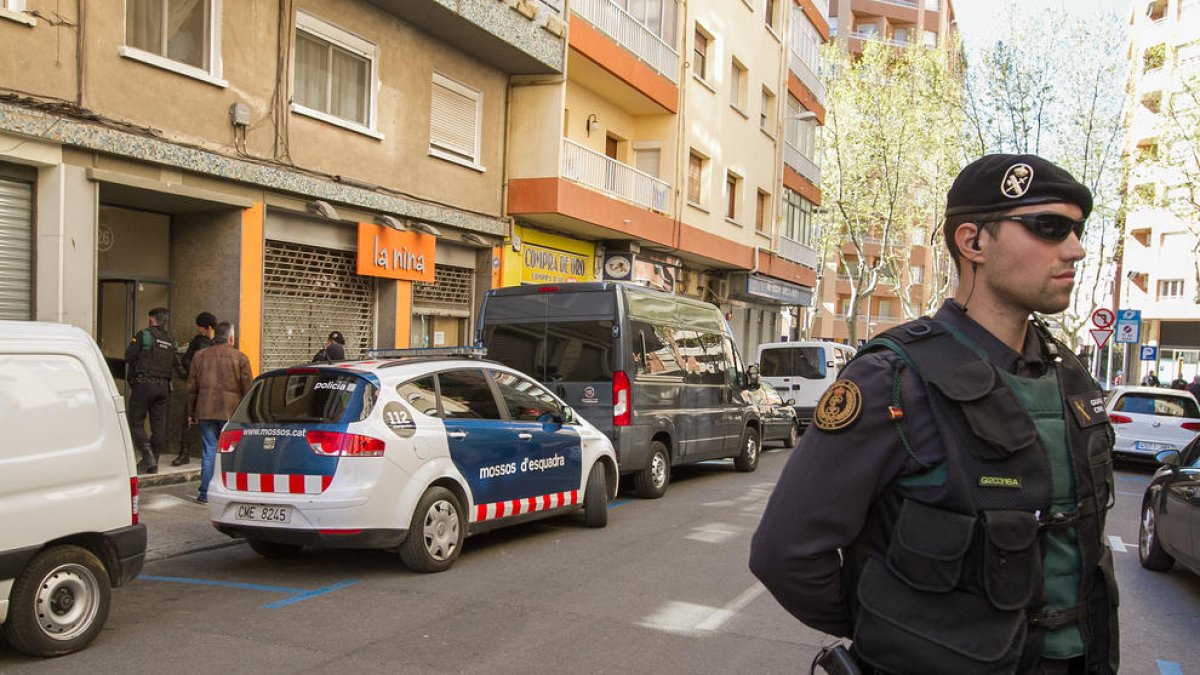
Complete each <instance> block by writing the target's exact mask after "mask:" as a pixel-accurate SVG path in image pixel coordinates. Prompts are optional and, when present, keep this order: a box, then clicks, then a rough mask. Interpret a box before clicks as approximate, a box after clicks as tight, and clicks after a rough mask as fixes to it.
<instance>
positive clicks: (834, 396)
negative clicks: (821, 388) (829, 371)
mask: <svg viewBox="0 0 1200 675" xmlns="http://www.w3.org/2000/svg"><path fill="white" fill-rule="evenodd" d="M860 413H862V392H861V391H859V389H858V385H857V384H854V383H853V382H851V381H850V380H838V381H837V382H834V383H833V384H831V385H829V388H828V389H826V390H825V393H824V394H822V395H821V400H820V401H817V407H816V409H815V410H814V411H813V425H815V426H816V427H817V428H818V429H821V430H822V431H837V430H839V429H845V428H846V427H848V426H850V425H851V424H854V423H855V422H856V421H857V420H858V416H859V414H860Z"/></svg>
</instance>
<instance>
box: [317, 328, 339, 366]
mask: <svg viewBox="0 0 1200 675" xmlns="http://www.w3.org/2000/svg"><path fill="white" fill-rule="evenodd" d="M345 360H346V338H345V336H343V335H342V334H341V333H339V332H338V331H336V330H335V331H333V332H332V333H330V334H329V337H328V338H326V339H325V346H324V347H322V348H321V349H320V350H319V351H318V352H317V353H316V354H314V355H313V363H333V362H334V361H345Z"/></svg>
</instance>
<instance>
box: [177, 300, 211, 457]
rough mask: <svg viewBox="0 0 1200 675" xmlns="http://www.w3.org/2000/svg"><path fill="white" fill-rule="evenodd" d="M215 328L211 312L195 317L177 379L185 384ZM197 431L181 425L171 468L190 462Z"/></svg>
mask: <svg viewBox="0 0 1200 675" xmlns="http://www.w3.org/2000/svg"><path fill="white" fill-rule="evenodd" d="M216 326H217V317H215V316H213V314H212V312H200V313H199V314H197V315H196V334H195V335H194V336H192V341H191V342H189V343H188V348H187V351H186V352H185V353H184V354H183V358H182V359H180V363H179V367H178V368H177V369H176V370H177V372H178V373H179V377H181V378H183V380H184V381H185V382H186V381H187V376H188V371H189V370H190V369H191V367H192V359H194V358H196V352H198V351H200V350H201V349H204V348H205V347H208V346H209V345H211V344H212V339H213V333H214V331H215V329H216ZM199 431H200V430H199V429H197V428H196V427H195V426H194V425H191V424H184V425H183V429H181V430H180V432H179V455H178V456H177V457H176V458H175V459H173V460H171V466H183V465H184V464H187V463H189V462H191V461H192V459H191V450H192V446H193V445H195V444H196V442H197V441H198V440H199V436H198V434H199Z"/></svg>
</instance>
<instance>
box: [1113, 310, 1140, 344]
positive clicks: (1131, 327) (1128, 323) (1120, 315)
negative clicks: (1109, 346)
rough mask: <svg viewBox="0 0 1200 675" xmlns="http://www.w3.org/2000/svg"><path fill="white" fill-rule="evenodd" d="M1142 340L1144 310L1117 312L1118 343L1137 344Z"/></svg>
mask: <svg viewBox="0 0 1200 675" xmlns="http://www.w3.org/2000/svg"><path fill="white" fill-rule="evenodd" d="M1141 340H1142V310H1140V309H1122V310H1121V311H1119V312H1117V338H1116V341H1117V342H1127V343H1137V342H1141Z"/></svg>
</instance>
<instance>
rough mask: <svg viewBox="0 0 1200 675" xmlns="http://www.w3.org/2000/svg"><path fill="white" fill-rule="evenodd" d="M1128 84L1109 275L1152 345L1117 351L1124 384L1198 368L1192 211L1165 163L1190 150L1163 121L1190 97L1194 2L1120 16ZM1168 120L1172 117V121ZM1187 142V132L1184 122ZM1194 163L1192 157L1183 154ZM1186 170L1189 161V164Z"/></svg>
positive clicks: (1195, 57)
mask: <svg viewBox="0 0 1200 675" xmlns="http://www.w3.org/2000/svg"><path fill="white" fill-rule="evenodd" d="M1129 23H1130V45H1129V70H1128V73H1129V87H1128V88H1127V91H1128V92H1129V93H1128V97H1127V99H1126V105H1125V115H1126V136H1125V150H1126V156H1127V158H1128V161H1129V167H1128V168H1129V180H1128V185H1129V192H1128V194H1127V195H1126V204H1127V210H1126V219H1125V232H1124V240H1123V246H1122V249H1123V254H1122V258H1121V261H1120V262H1121V266H1120V270H1121V273H1120V274H1119V275H1118V278H1117V280H1116V281H1117V288H1116V294H1117V299H1118V307H1119V308H1121V309H1133V310H1139V311H1141V318H1142V324H1141V331H1140V336H1139V337H1140V340H1139V342H1138V343H1136V344H1134V345H1132V346H1133V347H1138V346H1140V345H1148V346H1156V347H1157V349H1156V350H1154V351H1155V352H1156V353H1155V359H1154V360H1144V361H1143V360H1141V359H1140V358H1139V357H1140V356H1141V351H1142V350H1140V349H1131V350H1129V354H1128V356H1127V357H1126V364H1125V366H1126V368H1125V372H1127V373H1129V378H1128V381H1130V382H1135V381H1138V380H1139V379H1140V378H1141V377H1143V376H1144V375H1145V374H1146V373H1148V372H1154V373H1156V374H1157V375H1158V378H1159V381H1160V382H1163V383H1164V384H1165V383H1167V382H1170V381H1171V380H1173V379H1175V378H1176V377H1183V378H1184V379H1186V380H1188V381H1191V379H1192V377H1193V376H1195V375H1197V374H1200V367H1198V361H1200V305H1197V304H1196V298H1197V288H1196V258H1195V253H1194V252H1195V250H1196V237H1197V235H1198V233H1200V214H1197V213H1196V212H1195V211H1194V210H1193V211H1191V213H1190V214H1189V213H1188V212H1187V209H1186V208H1180V202H1181V201H1183V200H1185V199H1187V192H1188V186H1187V185H1185V183H1186V182H1187V181H1188V178H1187V177H1186V176H1184V175H1181V174H1180V173H1179V172H1177V171H1174V170H1173V168H1172V166H1171V165H1172V163H1173V162H1172V161H1165V162H1164V161H1161V160H1174V159H1182V158H1183V157H1186V156H1187V155H1188V153H1189V152H1194V151H1195V147H1191V148H1190V149H1188V148H1186V147H1184V146H1183V144H1182V143H1179V144H1177V146H1173V145H1172V138H1173V137H1174V134H1173V133H1172V132H1171V127H1172V125H1173V124H1175V123H1176V122H1177V121H1180V120H1182V121H1185V123H1186V121H1187V120H1191V121H1192V122H1191V123H1192V124H1193V125H1194V120H1195V119H1196V114H1195V112H1194V108H1193V106H1195V105H1196V99H1195V98H1194V97H1193V95H1189V94H1186V93H1184V92H1183V91H1182V85H1183V83H1184V82H1185V81H1190V82H1191V85H1192V86H1193V87H1195V86H1196V85H1198V84H1200V1H1197V0H1155V1H1154V2H1150V3H1145V2H1134V3H1132V4H1131V7H1130V12H1129ZM1173 117H1174V120H1173V119H1172V118H1173ZM1191 138H1192V139H1193V143H1194V142H1195V141H1194V139H1196V138H1197V135H1196V132H1195V129H1194V126H1193V128H1192V130H1191ZM1193 162H1194V160H1193ZM1191 175H1192V176H1195V175H1197V174H1196V173H1195V165H1194V164H1193V165H1192V173H1191Z"/></svg>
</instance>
